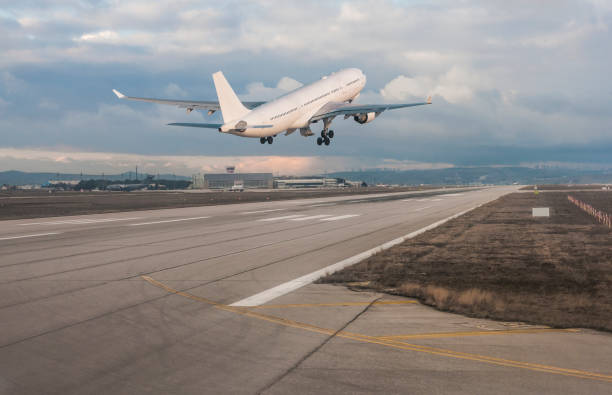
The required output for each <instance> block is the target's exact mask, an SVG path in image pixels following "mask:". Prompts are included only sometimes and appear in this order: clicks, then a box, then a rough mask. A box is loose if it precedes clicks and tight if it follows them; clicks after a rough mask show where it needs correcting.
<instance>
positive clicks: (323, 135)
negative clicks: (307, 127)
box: [321, 130, 326, 138]
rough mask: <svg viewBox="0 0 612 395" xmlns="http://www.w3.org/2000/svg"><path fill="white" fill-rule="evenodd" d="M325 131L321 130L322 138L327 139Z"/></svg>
mask: <svg viewBox="0 0 612 395" xmlns="http://www.w3.org/2000/svg"><path fill="white" fill-rule="evenodd" d="M325 134H326V133H325V130H321V137H323V138H325Z"/></svg>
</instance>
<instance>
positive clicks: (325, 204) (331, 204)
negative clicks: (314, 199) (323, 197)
mask: <svg viewBox="0 0 612 395" xmlns="http://www.w3.org/2000/svg"><path fill="white" fill-rule="evenodd" d="M335 205H336V203H321V204H313V205H312V206H308V207H324V206H335Z"/></svg>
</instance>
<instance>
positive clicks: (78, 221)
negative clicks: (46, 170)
mask: <svg viewBox="0 0 612 395" xmlns="http://www.w3.org/2000/svg"><path fill="white" fill-rule="evenodd" d="M140 218H141V217H131V218H82V219H66V220H63V221H48V222H28V223H25V224H17V225H19V226H29V225H65V224H68V225H80V224H95V223H98V222H114V221H130V220H133V219H140Z"/></svg>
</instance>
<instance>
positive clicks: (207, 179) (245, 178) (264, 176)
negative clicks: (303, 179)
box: [194, 173, 274, 189]
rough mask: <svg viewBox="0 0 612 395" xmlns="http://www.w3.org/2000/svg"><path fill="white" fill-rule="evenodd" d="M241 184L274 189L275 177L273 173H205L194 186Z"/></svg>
mask: <svg viewBox="0 0 612 395" xmlns="http://www.w3.org/2000/svg"><path fill="white" fill-rule="evenodd" d="M195 178H196V177H194V179H195ZM239 184H240V185H242V186H243V187H244V189H272V188H273V187H274V177H272V173H242V174H236V173H219V174H204V177H202V181H199V180H198V182H195V183H194V188H197V187H200V188H205V189H230V188H232V187H233V186H234V185H239Z"/></svg>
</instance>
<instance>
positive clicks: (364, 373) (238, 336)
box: [0, 187, 612, 394]
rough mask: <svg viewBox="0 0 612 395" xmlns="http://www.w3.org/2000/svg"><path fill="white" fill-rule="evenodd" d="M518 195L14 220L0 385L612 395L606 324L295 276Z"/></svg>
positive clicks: (611, 350) (0, 313)
mask: <svg viewBox="0 0 612 395" xmlns="http://www.w3.org/2000/svg"><path fill="white" fill-rule="evenodd" d="M516 189H517V187H499V188H488V189H475V190H466V191H459V192H458V191H440V192H443V193H444V194H440V195H436V196H427V197H423V196H420V195H419V194H410V193H400V194H386V195H375V196H372V195H370V196H358V197H355V196H353V197H351V196H348V197H347V196H343V197H333V198H323V199H304V200H290V201H276V202H267V203H248V204H239V205H224V206H206V207H190V208H179V209H164V210H155V211H137V212H122V213H112V214H98V215H87V216H74V217H59V218H44V219H27V220H15V221H2V222H0V393H3V394H4V393H6V394H14V393H19V394H41V393H49V394H52V393H57V394H99V393H125V394H134V393H144V392H148V393H164V394H166V393H197V394H201V393H246V394H252V393H270V394H276V393H278V394H285V393H289V392H291V393H373V392H380V393H424V394H431V393H466V394H479V393H482V394H484V393H487V394H489V393H517V394H518V393H521V394H526V393H538V394H541V393H612V335H610V334H607V333H601V332H596V331H591V330H584V329H569V330H568V329H553V328H547V327H541V326H533V325H526V324H521V323H503V322H493V321H487V320H482V319H471V318H466V317H463V316H459V315H454V314H448V313H443V312H439V311H436V310H434V309H431V308H429V307H427V306H423V305H421V304H419V303H417V302H416V301H414V300H411V299H407V298H399V297H393V296H389V295H382V294H377V293H372V292H354V291H351V290H349V289H347V288H345V287H342V286H333V285H324V284H302V283H299V284H298V283H296V279H300V278H303V276H307V275H309V274H310V273H313V272H316V271H318V270H321V269H323V268H326V267H328V266H330V265H334V264H337V263H338V262H342V261H344V260H347V259H348V258H351V257H354V256H356V255H357V254H360V253H363V252H364V251H368V250H370V249H373V248H376V247H377V246H380V245H381V244H384V243H386V242H388V241H390V240H393V239H396V238H399V237H402V236H404V235H407V234H410V233H412V232H415V231H418V230H419V229H422V228H424V227H426V226H429V225H431V224H433V223H435V222H437V221H440V220H443V219H445V218H448V217H450V216H453V215H456V214H458V213H461V212H463V211H465V210H468V209H471V208H473V207H475V206H477V205H479V204H482V203H486V202H488V201H491V200H493V199H495V198H497V197H499V196H501V195H503V194H505V193H509V192H512V191H515V190H516ZM296 284H297V285H296ZM301 285H303V286H301ZM300 286H301V287H300ZM271 290H272V291H271Z"/></svg>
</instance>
